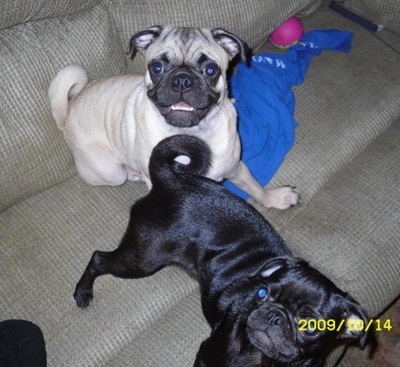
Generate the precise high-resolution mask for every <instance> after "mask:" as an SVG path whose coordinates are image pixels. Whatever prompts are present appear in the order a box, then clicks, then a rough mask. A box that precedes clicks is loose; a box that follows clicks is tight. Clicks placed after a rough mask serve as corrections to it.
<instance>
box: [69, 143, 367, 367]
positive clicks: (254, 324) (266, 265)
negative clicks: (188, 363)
mask: <svg viewBox="0 0 400 367" xmlns="http://www.w3.org/2000/svg"><path fill="white" fill-rule="evenodd" d="M180 155H184V156H187V157H189V158H190V160H191V161H190V163H189V164H188V165H184V164H181V163H178V162H177V161H176V160H175V158H176V157H177V156H180ZM210 162H211V156H210V150H209V148H208V146H207V145H206V144H205V143H204V142H202V141H201V140H199V139H198V138H195V137H193V136H186V135H185V136H184V135H176V136H173V137H170V138H167V139H165V140H163V141H162V142H161V143H159V144H158V145H157V146H156V147H155V148H154V150H153V153H152V156H151V159H150V173H151V180H152V183H153V188H152V190H151V191H150V192H149V194H148V195H147V196H145V197H144V198H142V199H140V200H138V201H137V202H136V203H135V204H134V205H133V206H132V209H131V216H130V222H129V225H128V228H127V230H126V233H125V235H124V237H123V239H122V241H121V243H120V245H119V247H118V248H117V249H116V250H114V251H112V252H101V251H95V252H94V254H93V256H92V258H91V260H90V262H89V264H88V266H87V268H86V270H85V272H84V274H83V275H82V278H81V279H80V281H79V283H78V284H77V286H76V290H75V293H74V297H75V300H76V302H77V305H78V306H79V307H81V308H85V307H87V306H88V305H89V303H90V302H91V300H92V298H93V283H94V281H95V279H96V277H98V276H100V275H103V274H112V275H114V276H117V277H121V278H140V277H145V276H149V275H151V274H153V273H155V272H157V271H158V270H160V269H162V268H163V267H165V266H168V265H173V264H178V265H179V266H182V267H183V268H184V269H185V270H186V271H188V272H189V273H190V274H191V275H192V276H193V277H195V278H196V279H197V280H198V281H199V284H200V289H201V298H202V307H203V312H204V315H205V317H206V319H207V321H208V323H209V324H210V326H211V328H212V333H211V336H210V337H209V338H208V339H207V340H206V341H204V342H203V344H202V345H201V348H200V350H199V353H198V355H197V359H196V362H195V366H203V367H217V366H218V367H224V366H225V367H227V366H232V367H233V366H235V367H242V366H243V367H256V366H258V367H261V366H281V365H285V366H312V365H313V366H314V365H316V363H317V361H318V360H319V357H320V355H321V352H322V350H323V348H324V346H325V345H326V343H327V342H328V341H330V340H332V339H334V338H336V337H338V336H339V337H341V336H349V337H354V338H359V337H361V342H360V345H361V346H363V344H364V343H365V333H361V332H359V333H352V334H351V333H349V331H348V330H347V329H346V328H345V327H344V328H343V330H340V331H333V332H329V333H327V332H324V333H317V335H306V333H304V332H299V330H298V319H299V318H306V317H314V318H317V317H319V318H323V319H335V320H337V321H338V322H340V320H341V319H344V318H349V317H351V316H354V315H355V316H356V317H359V318H361V319H363V320H366V316H365V313H364V312H363V310H362V309H361V307H360V306H359V305H358V304H357V303H356V302H355V301H354V300H353V299H351V297H350V296H348V295H346V294H345V293H343V292H342V291H340V290H339V289H338V288H337V287H336V286H335V285H334V284H333V283H332V282H331V281H330V280H328V279H327V278H326V277H324V276H323V275H322V274H321V273H319V272H318V271H317V270H315V269H313V268H312V267H310V266H309V265H308V264H307V263H306V262H305V261H303V260H299V259H295V258H293V257H292V255H291V253H290V251H289V250H288V248H287V247H286V246H285V244H284V242H283V240H282V239H281V237H280V236H279V235H278V234H277V232H276V231H275V230H274V229H273V228H272V226H271V225H270V224H269V223H268V221H267V220H266V219H265V218H264V217H263V216H262V215H261V214H260V213H259V212H257V211H256V209H255V208H254V207H252V206H251V205H250V204H248V203H247V202H245V201H244V200H242V199H240V198H238V197H237V196H235V195H233V194H231V193H230V192H228V191H227V190H225V189H224V188H223V187H222V186H220V185H219V184H217V183H216V182H214V181H212V180H210V179H207V178H204V177H202V176H201V175H204V174H205V173H206V172H207V169H208V167H209V165H210ZM260 289H262V293H261V294H260V293H259V291H260ZM264 291H266V292H267V295H266V296H265V297H261V296H262V295H263V294H264V293H263V292H264Z"/></svg>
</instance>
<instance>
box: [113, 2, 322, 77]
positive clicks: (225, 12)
mask: <svg viewBox="0 0 400 367" xmlns="http://www.w3.org/2000/svg"><path fill="white" fill-rule="evenodd" d="M321 2H322V0H295V1H273V0H268V1H266V0H253V1H246V2H232V1H227V0H224V1H215V0H201V1H196V2H190V1H189V2H188V1H185V2H182V1H180V0H167V1H166V0H158V1H132V0H122V1H118V2H116V1H107V3H108V4H109V7H110V11H111V13H112V14H114V17H115V19H116V24H117V27H118V29H119V30H120V32H121V38H122V41H123V43H124V44H125V45H128V43H129V39H130V37H131V36H132V35H133V34H134V33H136V32H138V31H141V30H142V29H145V28H147V27H149V26H152V25H155V24H172V25H174V26H189V27H193V26H197V27H223V28H225V29H227V30H229V31H231V32H233V33H235V34H236V35H237V36H239V37H241V38H242V39H243V40H245V41H246V42H248V44H249V46H250V47H252V48H254V47H258V46H260V45H261V43H262V42H263V41H264V40H265V39H266V38H267V37H268V35H269V34H270V33H271V32H272V31H273V30H274V29H275V28H276V27H277V26H278V25H279V24H280V23H282V22H283V21H284V20H286V19H287V18H289V17H290V16H292V15H294V14H297V13H299V12H301V13H303V14H309V13H311V12H312V11H314V10H315V9H317V8H318V7H319V6H320V5H321ZM131 70H132V71H136V72H142V71H143V70H144V67H143V58H142V57H140V55H138V56H136V58H135V60H134V63H132V64H131Z"/></svg>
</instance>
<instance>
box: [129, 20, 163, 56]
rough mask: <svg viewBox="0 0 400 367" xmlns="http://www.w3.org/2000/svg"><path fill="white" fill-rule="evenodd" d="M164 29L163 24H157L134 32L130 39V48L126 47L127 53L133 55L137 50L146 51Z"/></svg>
mask: <svg viewBox="0 0 400 367" xmlns="http://www.w3.org/2000/svg"><path fill="white" fill-rule="evenodd" d="M162 30H163V27H162V26H160V25H155V26H152V27H150V28H147V29H144V30H143V31H140V32H138V33H136V34H134V35H133V36H132V37H131V39H130V41H129V45H128V48H127V49H126V54H127V55H128V56H129V57H133V55H134V54H135V51H136V50H138V51H140V52H141V53H145V51H146V49H147V47H149V46H150V45H151V44H152V43H153V42H154V40H155V39H156V38H157V37H158V36H159V35H160V33H161V32H162Z"/></svg>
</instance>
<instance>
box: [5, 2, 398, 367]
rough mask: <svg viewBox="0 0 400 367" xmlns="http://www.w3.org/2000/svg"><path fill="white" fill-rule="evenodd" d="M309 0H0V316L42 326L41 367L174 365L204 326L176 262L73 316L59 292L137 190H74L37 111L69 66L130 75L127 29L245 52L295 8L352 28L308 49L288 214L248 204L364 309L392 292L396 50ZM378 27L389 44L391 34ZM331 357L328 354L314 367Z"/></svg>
mask: <svg viewBox="0 0 400 367" xmlns="http://www.w3.org/2000/svg"><path fill="white" fill-rule="evenodd" d="M193 4H195V5H193ZM320 5H321V1H320V0H295V1H289V0H285V1H280V2H277V1H273V0H269V1H261V0H254V1H243V2H241V1H239V2H235V3H232V2H228V1H225V0H224V1H222V2H219V3H218V5H217V4H215V2H214V1H211V0H210V1H206V0H201V1H200V2H195V3H192V2H188V1H183V2H182V1H178V0H168V1H167V2H160V1H136V0H118V1H112V0H103V1H94V0H84V1H76V0H66V1H58V0H57V1H51V2H46V1H44V0H38V1H36V0H35V1H33V0H32V1H28V0H27V1H17V2H15V1H14V0H0V9H1V12H0V25H1V27H2V29H1V30H0V50H1V52H0V68H1V73H0V106H1V107H0V164H1V170H0V208H1V212H0V270H1V271H0V289H1V292H2V294H1V297H0V319H1V320H3V319H15V318H23V319H28V320H30V321H32V322H34V323H36V324H37V325H38V326H40V327H41V329H42V331H43V334H44V337H45V341H46V347H47V355H48V365H49V366H50V367H52V366H56V367H64V366H66V367H76V366H79V367H81V366H83V367H85V366H90V367H99V366H105V367H110V366H113V367H114V366H115V367H118V366H121V367H122V366H124V367H126V366H132V367H148V366H151V367H165V366H174V367H187V366H190V365H191V364H192V363H193V358H194V356H195V354H196V352H197V350H198V347H199V345H200V342H201V341H202V340H203V339H204V338H205V337H206V336H207V334H208V332H209V328H208V325H207V323H206V322H205V321H204V318H203V316H202V313H201V307H200V299H199V297H200V295H199V291H198V286H197V284H196V282H195V281H194V280H193V279H191V278H190V277H188V276H187V275H186V274H185V273H184V272H182V271H181V270H180V269H178V268H176V267H169V268H167V269H164V270H162V271H161V272H159V273H157V274H155V275H154V276H151V277H148V278H145V279H141V280H121V279H117V278H113V277H111V276H104V277H101V278H100V279H98V281H96V284H95V288H94V292H95V294H94V300H93V303H92V305H91V306H90V307H89V308H88V309H87V310H80V309H79V308H77V307H76V305H75V302H74V299H73V297H72V294H73V292H74V287H75V284H76V282H77V281H78V280H79V277H80V276H81V275H82V272H83V270H84V268H85V266H86V265H87V263H88V261H89V259H90V257H91V255H92V252H93V251H94V250H97V249H99V250H105V251H107V250H112V249H114V248H115V247H116V246H117V245H118V243H119V241H120V239H121V236H122V235H123V233H124V231H125V227H126V225H127V222H128V218H129V208H130V206H131V205H132V204H133V203H134V201H135V200H137V199H139V198H140V197H142V196H143V195H145V193H146V192H147V189H146V187H145V185H144V184H140V183H127V184H125V185H123V186H121V187H91V186H89V185H87V184H85V183H84V182H83V181H82V180H81V179H80V178H79V177H78V176H77V175H76V173H75V169H74V166H73V159H72V156H71V154H70V152H69V151H68V148H67V146H66V144H65V142H64V139H63V136H62V132H61V131H60V130H58V129H57V127H56V125H55V122H54V120H53V118H52V117H51V112H50V107H49V102H48V98H47V89H48V86H49V83H50V81H51V79H52V78H53V77H54V76H55V74H56V73H57V71H58V70H59V69H60V68H62V67H63V66H65V65H67V64H70V63H79V64H82V65H83V66H84V67H85V68H87V69H88V72H89V75H90V78H91V79H93V78H98V77H103V76H109V75H115V74H120V73H125V72H127V71H132V70H135V71H140V70H143V65H142V64H141V62H142V61H141V60H140V56H139V55H138V56H137V57H136V58H135V60H134V62H131V61H129V60H128V59H127V57H126V55H125V53H124V51H125V47H126V45H127V42H128V41H129V38H130V36H131V35H132V34H133V33H135V32H136V31H137V30H141V29H143V28H145V27H147V26H149V25H152V24H159V23H164V22H168V23H171V24H174V23H175V24H184V25H200V26H222V27H225V28H227V29H228V30H230V31H232V32H234V33H237V34H238V36H241V37H242V38H243V39H245V40H246V41H247V42H248V43H249V44H250V45H251V46H252V47H254V48H255V49H259V48H260V46H261V43H262V41H264V40H265V39H266V38H267V37H268V33H269V32H270V31H271V30H272V29H274V28H275V27H276V26H277V25H278V24H279V23H280V22H282V21H283V20H284V19H286V18H287V17H288V16H291V15H294V14H295V13H297V12H300V13H302V14H304V15H307V16H306V17H305V18H303V19H302V21H303V23H304V26H305V28H306V30H312V29H320V28H325V29H330V28H337V29H343V30H349V31H352V32H354V38H353V45H352V52H351V53H350V54H342V53H329V52H326V53H324V54H323V55H321V56H320V57H318V58H315V60H313V61H312V63H311V65H310V68H309V70H308V72H307V77H306V80H305V82H304V83H303V84H302V85H301V86H298V87H296V88H295V90H294V91H295V95H296V109H295V111H296V114H295V117H296V120H297V121H298V123H299V125H298V127H297V129H296V140H295V145H294V147H293V148H292V150H291V151H290V152H289V154H288V156H287V158H286V160H285V161H284V163H283V164H282V166H281V167H280V169H279V171H278V172H277V174H276V175H275V177H274V178H273V179H272V181H271V183H270V186H272V187H273V186H278V185H282V184H291V185H295V186H296V187H297V189H298V191H299V192H300V194H301V203H300V204H299V205H298V206H297V207H294V208H291V209H289V210H287V211H277V210H267V209H264V208H261V207H260V206H259V205H256V204H254V203H253V204H254V205H255V206H256V207H257V209H259V210H260V212H261V213H262V214H264V215H265V216H266V217H267V218H268V219H269V220H270V221H271V223H272V224H273V225H274V226H275V227H276V228H277V229H278V230H279V231H280V233H282V235H283V237H284V238H285V239H286V241H287V243H288V245H289V246H290V247H291V249H292V250H293V251H294V253H295V254H296V255H299V256H302V257H304V258H306V259H307V260H308V261H310V262H311V263H312V264H314V265H315V266H317V267H318V268H319V269H320V270H321V271H322V272H323V273H325V274H326V275H327V276H329V277H331V278H332V279H333V280H334V281H336V282H337V284H338V285H339V286H340V287H342V288H343V289H345V290H348V291H349V292H351V294H352V295H353V296H354V297H355V298H356V299H358V300H359V301H360V302H361V303H362V304H363V306H364V307H365V308H366V309H367V310H368V311H369V313H370V316H371V317H372V316H375V315H376V314H377V313H379V312H381V311H382V310H384V309H385V308H386V307H387V306H388V305H389V304H390V302H391V301H392V300H393V299H394V298H395V297H396V296H398V295H399V294H400V289H399V285H400V283H399V282H398V276H399V273H400V270H399V268H398V266H399V265H398V264H400V261H399V260H400V259H399V253H398V248H399V247H400V243H399V238H400V235H399V229H398V222H399V219H400V217H399V216H400V209H399V205H398V202H399V199H400V197H399V196H400V194H399V189H398V182H399V180H400V177H399V169H398V162H399V144H398V141H399V134H400V133H399V118H400V105H399V100H400V73H399V70H400V69H399V67H398V65H399V64H400V55H399V53H396V51H395V48H394V47H389V46H388V44H387V43H385V42H382V41H381V40H380V39H378V38H377V37H376V36H375V35H372V34H371V33H370V32H368V31H366V30H365V29H363V28H361V27H359V26H358V25H357V24H355V23H353V22H351V21H350V20H348V19H346V18H344V17H342V16H340V15H339V14H337V13H335V12H333V11H330V10H329V9H327V6H326V2H325V3H324V4H323V5H322V6H320ZM317 8H318V9H317ZM316 9H317V10H316ZM315 10H316V11H315ZM313 11H315V13H313ZM311 13H312V14H311ZM383 36H385V37H386V38H385V39H387V40H390V42H393V44H395V46H396V45H398V44H399V36H398V35H396V34H395V33H394V32H388V31H383V32H382V33H381V35H380V37H383ZM274 50H275V51H277V50H276V49H274ZM342 351H343V347H342V348H336V349H334V351H333V353H330V354H329V355H328V356H327V362H326V364H325V366H333V365H334V364H335V363H336V362H337V360H338V358H339V356H340V354H341V353H342Z"/></svg>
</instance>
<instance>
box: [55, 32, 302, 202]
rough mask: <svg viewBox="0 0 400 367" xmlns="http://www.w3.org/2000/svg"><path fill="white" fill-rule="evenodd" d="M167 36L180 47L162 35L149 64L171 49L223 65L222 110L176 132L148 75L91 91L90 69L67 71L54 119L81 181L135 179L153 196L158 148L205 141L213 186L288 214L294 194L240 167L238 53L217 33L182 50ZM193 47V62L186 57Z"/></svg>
mask: <svg viewBox="0 0 400 367" xmlns="http://www.w3.org/2000/svg"><path fill="white" fill-rule="evenodd" d="M185 30H186V31H187V29H185ZM163 32H164V33H165V34H166V32H169V33H170V37H172V39H171V38H168V37H164V38H163V37H161V36H162V34H161V36H160V39H162V41H159V42H158V40H155V41H154V42H153V41H151V42H152V44H151V46H149V47H148V49H147V50H146V60H147V61H148V60H150V59H152V58H153V57H155V55H157V53H161V52H166V49H169V50H173V52H174V55H173V56H174V57H176V58H177V59H178V60H179V61H181V62H183V61H187V62H191V61H192V60H195V59H196V57H198V54H197V53H198V52H199V51H198V50H203V51H202V52H204V53H209V54H210V55H212V56H213V57H214V58H216V59H217V60H219V62H220V67H221V69H222V71H223V72H222V75H221V76H220V80H219V81H218V84H217V85H216V88H217V89H218V91H219V92H220V95H221V97H220V100H219V103H218V105H217V106H215V107H214V108H213V109H211V110H210V112H209V113H208V114H207V115H206V116H205V117H204V118H203V120H201V122H200V123H199V124H198V125H196V126H192V127H187V128H186V127H176V126H172V125H170V124H168V123H167V122H166V121H165V119H164V117H163V116H162V115H161V113H160V112H159V110H158V109H157V108H156V107H155V105H154V104H153V103H152V101H151V100H150V99H149V98H148V96H147V90H148V88H150V87H151V86H152V82H151V79H150V77H149V73H148V72H147V73H146V75H145V76H138V75H125V76H115V77H110V78H104V79H99V80H95V81H92V82H90V83H87V73H86V71H85V70H84V69H83V68H82V67H80V66H78V65H70V66H67V67H65V68H64V69H62V70H61V71H60V72H59V73H58V74H57V76H56V77H55V78H54V80H53V81H52V83H51V85H50V87H49V98H50V104H51V108H52V113H53V116H54V118H55V120H56V122H57V126H58V127H59V128H60V129H61V130H62V131H63V133H64V137H65V140H66V142H67V144H68V146H69V148H70V150H71V151H72V153H73V155H74V160H75V165H76V168H77V171H78V173H79V174H80V176H81V177H82V178H83V179H84V180H85V181H86V182H88V183H90V184H92V185H112V186H118V185H121V184H123V183H124V182H125V181H126V180H127V179H129V180H143V181H145V182H146V184H147V186H148V187H149V188H150V187H151V182H150V178H149V171H148V163H149V158H150V154H151V151H152V149H153V148H154V146H155V145H157V143H158V142H160V141H161V140H163V139H164V138H166V137H168V136H171V135H176V134H189V135H195V136H197V137H199V138H201V139H203V140H204V141H206V142H207V143H208V145H209V146H210V148H211V151H212V157H213V158H212V167H211V169H210V171H209V172H208V176H209V177H210V178H212V179H214V180H216V181H221V180H223V179H224V178H229V179H230V180H231V181H232V182H233V183H235V184H236V185H237V186H238V187H240V188H242V189H244V191H246V192H248V193H249V194H250V195H251V196H253V197H254V198H255V199H256V200H257V201H259V202H260V203H262V204H263V205H265V206H273V207H276V208H281V209H284V208H287V207H289V206H290V205H293V204H296V203H297V194H296V193H295V192H293V190H291V189H289V188H279V189H275V190H274V191H271V190H265V189H263V188H262V187H261V186H260V185H259V184H258V183H257V182H256V181H255V179H254V178H253V177H252V176H251V174H250V172H249V171H248V169H247V167H246V166H245V165H244V164H243V163H242V162H241V161H240V151H241V147H240V141H239V136H238V133H237V128H236V123H237V122H236V120H237V116H236V111H235V108H234V106H233V104H232V102H231V101H230V100H229V98H228V95H227V86H226V76H225V72H226V69H227V66H228V63H229V60H230V59H231V58H232V55H229V54H228V51H230V50H231V49H232V46H229V48H230V49H229V50H228V51H226V50H224V49H223V48H222V46H220V44H219V43H218V42H215V41H213V39H212V37H211V36H210V34H211V33H210V31H209V30H204V29H202V30H201V33H202V34H206V35H207V38H208V39H207V40H202V39H198V38H194V41H193V40H192V39H191V38H190V32H187V33H188V35H187V38H186V39H185V40H186V43H183V41H182V40H181V41H179V42H180V43H179V42H174V41H173V37H176V34H175V35H174V34H173V32H172V31H171V29H169V28H166V29H164V30H163ZM181 38H182V39H183V37H182V36H181ZM144 40H145V41H148V40H147V39H144ZM140 41H142V40H140ZM212 41H213V42H212ZM138 42H139V41H138ZM141 46H142V44H141ZM185 47H187V48H188V49H187V53H186V54H185V53H182V51H181V50H182V49H183V50H185ZM232 52H233V51H232Z"/></svg>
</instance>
